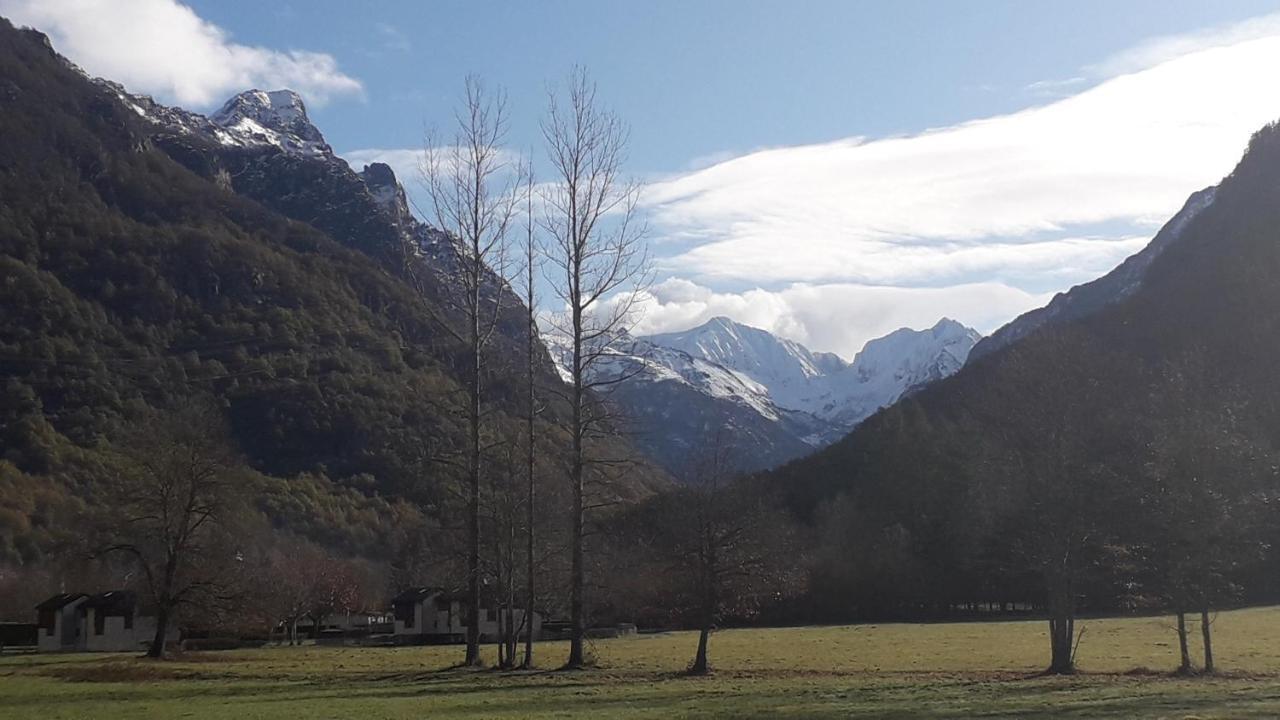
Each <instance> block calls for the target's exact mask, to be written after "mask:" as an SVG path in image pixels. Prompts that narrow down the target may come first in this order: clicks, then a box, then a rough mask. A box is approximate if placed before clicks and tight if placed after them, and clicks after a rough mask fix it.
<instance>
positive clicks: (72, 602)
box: [36, 593, 89, 652]
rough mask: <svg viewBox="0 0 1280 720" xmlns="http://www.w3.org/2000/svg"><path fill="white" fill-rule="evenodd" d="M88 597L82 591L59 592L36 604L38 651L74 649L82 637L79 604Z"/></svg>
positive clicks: (82, 627)
mask: <svg viewBox="0 0 1280 720" xmlns="http://www.w3.org/2000/svg"><path fill="white" fill-rule="evenodd" d="M88 599H89V596H88V595H85V594H84V593H59V594H57V595H54V596H53V597H51V598H49V599H48V600H45V601H44V602H42V603H40V604H39V605H37V606H36V624H37V625H38V626H39V628H40V629H39V637H38V638H37V640H36V647H37V648H38V649H39V650H40V652H57V651H59V650H75V649H77V648H78V647H80V645H81V642H82V641H83V639H84V626H83V625H81V624H80V606H81V605H83V604H84V602H85V601H86V600H88Z"/></svg>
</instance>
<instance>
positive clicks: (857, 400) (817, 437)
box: [550, 317, 981, 476]
mask: <svg viewBox="0 0 1280 720" xmlns="http://www.w3.org/2000/svg"><path fill="white" fill-rule="evenodd" d="M980 337H981V336H980V335H979V334H978V333H977V331H975V330H973V329H971V328H967V327H965V326H964V325H961V324H960V323H958V322H956V321H954V320H950V319H945V318H944V319H943V320H941V321H939V322H938V323H937V324H936V325H934V326H933V327H932V328H929V329H927V330H921V331H916V330H910V329H907V328H902V329H899V330H896V331H894V332H893V333H890V334H889V335H886V336H884V337H882V338H877V339H875V340H872V341H870V342H868V343H867V344H866V346H865V347H864V348H863V349H862V351H861V352H859V353H858V354H857V356H855V357H854V359H853V361H852V362H846V361H845V360H843V359H842V358H840V357H839V356H838V355H835V354H832V353H822V352H812V351H810V350H809V349H807V348H806V347H804V346H803V345H801V344H800V343H797V342H795V341H793V340H788V339H785V338H780V337H777V336H775V335H773V334H771V333H769V332H767V331H765V330H761V329H759V328H754V327H750V326H747V325H743V324H741V323H737V322H734V321H733V320H730V319H729V318H725V317H715V318H712V319H711V320H708V321H707V322H706V323H704V324H702V325H700V326H698V327H695V328H692V329H689V330H685V331H682V332H674V333H664V334H659V335H649V336H644V337H631V336H629V335H622V336H616V337H613V338H611V341H610V343H609V344H608V347H607V348H606V349H605V353H606V354H605V356H604V357H603V358H601V360H600V361H598V362H597V363H596V364H595V365H594V366H593V369H592V371H593V376H594V379H596V380H614V381H617V382H616V383H614V384H611V386H610V387H609V389H608V390H607V391H606V393H607V394H606V397H607V398H608V399H609V400H610V401H612V402H613V403H614V404H616V405H617V406H618V407H619V409H620V411H621V413H620V414H621V415H622V416H624V417H625V418H627V422H628V427H629V428H630V430H631V433H632V438H633V440H634V442H635V443H636V444H637V445H638V446H639V447H640V448H642V449H643V450H644V451H646V452H647V453H648V454H649V455H650V456H651V457H652V458H654V459H655V460H656V461H657V462H659V463H660V464H662V465H663V466H664V467H666V468H667V469H668V470H669V471H671V472H672V473H673V474H675V475H677V476H679V475H680V474H681V473H682V472H683V471H684V470H685V469H686V468H688V467H690V466H691V463H690V459H691V455H692V454H694V453H696V452H698V451H699V449H700V448H704V447H705V446H706V445H707V444H708V443H709V442H711V440H712V438H713V437H714V436H715V435H716V434H717V433H724V434H725V435H724V436H725V437H727V438H728V439H729V441H731V442H732V443H733V445H734V447H735V453H734V455H735V458H736V461H737V466H738V469H739V470H742V471H755V470H761V469H766V468H770V467H774V466H777V465H780V464H782V463H784V462H786V461H788V460H792V459H794V458H797V457H801V456H803V455H805V454H807V453H810V452H813V451H814V450H815V449H817V448H820V447H824V446H825V445H827V444H830V443H831V442H834V441H835V440H838V439H839V438H840V437H843V436H844V435H845V434H846V433H848V432H849V431H850V430H852V429H853V428H854V427H856V426H857V425H858V423H860V422H862V421H863V420H865V419H866V418H867V417H868V416H870V415H871V414H873V413H875V412H876V411H878V410H880V409H881V408H883V407H886V406H888V405H891V404H892V403H893V402H895V401H896V400H898V398H900V397H902V396H903V395H905V394H908V393H911V392H915V391H917V390H919V389H920V388H922V387H924V386H925V385H927V384H928V383H930V382H933V381H935V380H938V379H940V378H944V377H947V376H949V375H951V374H952V373H954V372H956V371H957V370H958V369H959V368H960V367H961V366H963V365H964V363H965V360H966V358H967V357H968V354H969V351H970V350H971V349H972V348H973V347H974V344H975V343H977V342H978V340H979V338H980ZM550 342H551V345H552V351H553V355H555V357H556V359H557V361H558V362H559V364H560V366H561V367H562V368H563V366H565V365H566V364H567V360H568V358H569V357H570V356H569V355H568V348H567V347H566V346H565V345H564V344H563V343H556V342H555V341H554V340H552V341H550ZM562 372H564V371H563V369H562Z"/></svg>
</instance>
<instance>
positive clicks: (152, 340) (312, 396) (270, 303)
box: [0, 20, 658, 562]
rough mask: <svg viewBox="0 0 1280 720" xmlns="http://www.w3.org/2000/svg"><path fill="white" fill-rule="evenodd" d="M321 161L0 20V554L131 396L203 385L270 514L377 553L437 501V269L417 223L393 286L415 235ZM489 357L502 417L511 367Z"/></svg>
mask: <svg viewBox="0 0 1280 720" xmlns="http://www.w3.org/2000/svg"><path fill="white" fill-rule="evenodd" d="M320 142H321V143H322V139H321V140H320ZM325 147H326V148H327V146H325ZM321 155H323V153H321ZM175 157H177V158H179V159H181V160H182V162H177V161H175V159H174V158H175ZM321 160H323V162H319V163H317V162H315V161H314V158H309V157H306V156H303V155H299V154H295V153H290V152H288V151H287V148H286V149H281V148H245V147H232V146H226V147H222V148H218V147H214V146H212V145H210V144H209V143H208V142H207V138H202V137H201V136H199V135H198V134H187V135H183V136H182V137H179V135H178V134H176V133H174V132H173V131H172V126H166V125H165V124H163V123H157V122H155V119H154V117H150V116H148V113H146V112H140V110H139V108H137V107H131V106H130V104H129V103H128V102H127V97H124V98H122V97H121V93H120V89H119V88H117V87H115V86H112V85H110V84H105V83H95V82H93V81H90V80H89V79H88V78H86V77H84V76H83V74H81V73H79V72H78V71H76V70H75V69H74V68H73V67H71V66H70V65H69V64H68V63H66V61H65V60H63V59H62V58H61V57H59V56H57V55H56V53H54V52H53V50H52V49H51V48H50V47H49V45H48V41H47V39H46V38H44V36H42V35H40V34H39V33H36V32H33V31H26V30H16V29H14V28H13V27H11V26H10V25H9V24H8V23H7V22H4V21H2V20H0V198H3V202H2V203H0V308H2V310H0V313H2V318H0V320H2V321H0V560H3V561H9V562H14V561H19V562H33V561H36V560H38V559H39V558H40V557H41V556H42V554H44V553H46V552H48V551H49V548H51V547H53V545H54V544H55V541H56V540H57V538H58V536H59V535H60V534H61V533H63V532H65V531H66V530H67V527H66V523H67V522H69V520H68V518H70V517H71V516H72V514H73V512H74V511H75V510H77V509H78V508H80V507H82V506H83V505H85V504H89V505H92V503H94V502H95V494H94V486H95V483H96V482H97V481H98V480H99V479H100V476H101V467H100V464H99V459H98V457H97V454H96V453H97V452H98V450H99V449H101V448H103V447H105V445H106V444H107V443H108V442H109V441H110V439H111V438H112V437H113V435H114V434H115V433H116V431H117V430H119V429H120V428H121V427H122V426H124V425H125V424H127V423H128V422H129V419H130V418H131V417H132V416H134V415H135V414H136V412H137V411H139V410H142V409H145V408H162V407H168V406H175V405H182V404H183V403H185V402H189V401H191V400H194V399H198V398H205V397H211V398H215V399H216V401H217V402H218V403H220V404H221V405H222V406H223V407H224V408H225V414H226V415H227V416H228V418H229V419H230V424H231V429H232V433H233V436H234V438H233V439H234V441H235V443H236V445H237V446H238V449H239V450H240V452H241V453H242V454H243V456H244V457H245V459H246V461H247V463H248V465H249V466H250V467H251V468H252V469H253V471H255V472H256V473H258V474H260V477H261V483H262V488H263V489H262V492H261V497H259V498H257V504H258V506H259V507H260V508H261V510H262V511H263V512H265V513H266V515H267V516H268V517H270V518H271V519H272V520H273V522H275V523H276V524H277V525H278V526H281V527H286V528H290V529H293V530H296V531H298V532H300V533H302V534H305V535H308V536H310V537H312V538H314V539H317V540H320V541H322V542H324V543H326V544H328V545H330V546H332V547H336V548H342V549H345V550H348V551H357V552H362V553H367V554H373V555H380V556H382V557H386V556H387V553H388V552H390V551H389V550H388V548H389V547H390V546H391V545H392V544H394V542H396V541H397V538H398V537H400V535H402V534H403V531H404V528H405V526H406V523H412V522H422V521H423V516H424V514H425V516H427V517H429V516H431V515H432V514H433V513H436V514H438V513H441V512H443V510H442V509H441V508H442V507H443V506H444V505H445V504H446V503H447V502H448V497H447V496H448V492H447V487H448V485H447V483H449V482H451V478H452V475H451V473H452V472H454V471H453V470H452V469H451V468H450V466H449V465H448V464H444V463H440V462H438V460H439V458H440V457H441V456H442V455H447V454H448V452H449V451H450V450H451V448H454V447H457V446H458V444H459V442H460V438H461V432H462V421H461V420H460V418H459V415H458V413H459V412H460V404H461V402H462V398H463V397H464V395H465V393H463V392H462V391H461V386H460V377H461V376H460V374H459V371H458V370H457V366H460V365H462V364H463V363H462V361H461V359H460V357H459V348H458V346H457V345H456V344H455V343H454V342H453V341H452V339H451V338H450V337H449V335H448V333H446V332H443V331H442V329H441V327H440V324H439V323H438V322H436V321H435V320H433V316H447V314H448V311H447V308H446V307H444V306H442V305H441V304H440V303H439V298H440V297H441V296H443V294H446V293H448V292H449V291H450V289H449V287H448V268H447V267H445V266H444V265H443V264H442V261H441V260H440V259H439V258H436V257H433V256H432V255H431V253H430V252H428V251H426V250H427V249H429V245H430V243H426V242H424V243H422V244H420V245H419V246H418V249H417V250H416V251H413V253H414V254H416V255H417V256H418V262H421V263H423V266H424V267H427V268H430V269H431V270H432V272H433V273H434V275H433V277H432V278H431V282H433V283H435V285H434V286H430V287H427V288H426V291H425V292H418V290H420V289H421V288H415V287H414V286H412V285H411V284H410V283H408V282H406V281H405V279H404V278H403V277H402V276H401V275H400V274H398V273H397V265H396V263H397V262H402V261H398V260H396V256H397V251H396V249H395V247H394V243H396V242H397V241H399V240H400V239H403V238H404V237H406V236H414V235H415V234H416V235H425V234H428V230H427V229H425V228H424V227H423V226H420V225H417V224H416V221H414V223H415V224H414V225H413V226H412V227H406V226H405V223H406V220H405V218H403V217H397V216H395V214H394V213H393V212H388V210H387V208H386V207H385V200H386V198H385V197H383V198H382V201H381V202H380V201H379V198H378V197H375V196H374V193H372V192H371V189H370V188H371V187H372V186H371V185H369V184H366V183H365V182H363V180H364V177H361V176H359V175H357V174H356V173H354V172H351V171H350V170H349V169H347V170H345V172H342V171H341V170H342V168H345V164H343V165H342V168H339V167H338V165H337V164H335V163H341V162H342V161H341V160H337V159H334V158H331V157H330V158H328V159H325V158H323V157H322V158H321ZM328 160H333V161H334V162H333V163H330V162H328ZM372 170H373V172H374V175H378V172H377V170H378V168H374V169H372ZM367 172H368V171H366V176H367ZM379 179H380V183H381V184H380V185H379V187H382V188H383V189H384V190H385V186H386V183H387V180H386V178H385V177H381V176H379ZM391 183H392V184H394V178H392V180H391ZM396 189H397V190H398V188H396ZM392 194H394V193H392ZM384 195H385V193H384ZM393 199H394V198H393ZM291 217H292V218H294V219H290V218H291ZM300 220H307V221H308V222H301V221H300ZM437 235H438V234H437ZM389 243H390V244H391V246H390V247H389V246H388V244H389ZM400 255H403V253H400ZM513 310H515V311H517V315H518V310H519V308H515V307H514V306H513ZM506 334H507V338H505V339H504V341H503V342H504V343H505V346H504V347H505V349H506V350H509V351H511V352H510V354H511V355H512V356H514V357H517V358H518V357H522V356H523V352H522V351H519V352H517V346H518V345H519V344H521V343H522V341H521V340H520V339H519V338H520V335H519V333H518V332H516V330H515V329H514V328H508V332H507V333H506ZM492 372H493V377H492V378H490V380H491V385H492V387H494V388H495V393H494V395H493V396H492V397H494V403H493V404H494V407H493V415H492V416H493V418H494V422H495V423H496V424H501V423H504V422H515V421H516V419H517V418H518V417H519V413H520V411H519V407H520V406H518V405H517V404H516V396H515V395H514V384H515V383H516V382H517V378H518V377H519V375H518V372H519V368H518V367H517V363H516V362H515V361H513V362H512V363H510V364H497V365H495V366H494V368H493V370H492ZM539 375H540V377H541V378H542V381H544V382H548V383H554V382H558V380H557V379H556V377H555V375H554V373H553V371H552V370H551V366H550V364H549V362H548V363H547V364H546V365H545V366H544V367H541V368H540V369H539ZM556 413H557V409H556V407H554V406H553V407H551V408H549V409H548V411H547V414H546V416H545V418H544V427H543V429H542V432H543V434H544V435H545V436H546V437H547V438H548V440H549V442H552V443H555V442H558V439H557V438H559V437H560V435H559V433H558V431H557V430H555V428H554V421H555V419H556ZM657 476H658V474H656V473H652V472H651V471H648V470H646V469H644V468H641V469H639V470H638V471H637V473H636V477H635V478H634V480H633V481H632V482H631V483H630V484H629V485H627V486H626V487H623V488H621V489H620V490H619V491H620V492H622V493H623V494H626V493H628V492H637V493H642V492H644V490H643V488H644V487H645V484H646V483H648V482H650V481H652V480H653V479H654V478H655V477H657Z"/></svg>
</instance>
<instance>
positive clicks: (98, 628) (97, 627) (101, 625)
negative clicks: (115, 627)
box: [93, 610, 107, 635]
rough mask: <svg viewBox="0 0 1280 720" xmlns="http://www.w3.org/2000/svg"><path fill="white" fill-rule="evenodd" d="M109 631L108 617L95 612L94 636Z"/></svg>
mask: <svg viewBox="0 0 1280 720" xmlns="http://www.w3.org/2000/svg"><path fill="white" fill-rule="evenodd" d="M106 631H107V616H106V615H105V614H104V613H102V612H100V611H97V610H94V611H93V634H94V635H102V634H104V633H106Z"/></svg>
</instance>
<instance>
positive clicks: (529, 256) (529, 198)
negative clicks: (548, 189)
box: [522, 171, 541, 668]
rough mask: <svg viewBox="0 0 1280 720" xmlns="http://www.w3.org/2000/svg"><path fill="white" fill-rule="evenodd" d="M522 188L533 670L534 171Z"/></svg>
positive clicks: (528, 615) (528, 639)
mask: <svg viewBox="0 0 1280 720" xmlns="http://www.w3.org/2000/svg"><path fill="white" fill-rule="evenodd" d="M526 182H527V183H528V184H527V186H526V188H525V197H524V201H525V225H524V230H525V242H524V271H525V272H524V304H525V310H526V311H527V312H528V318H527V323H526V325H525V331H526V336H525V442H526V443H527V447H526V448H525V450H526V455H525V604H524V607H525V610H524V617H525V622H526V623H528V624H529V627H528V629H527V634H526V635H525V640H524V661H523V663H522V665H523V667H525V668H531V667H533V625H532V623H533V606H534V603H535V602H536V601H537V595H536V594H535V590H536V588H535V586H534V574H535V568H534V562H535V561H534V545H535V542H536V540H537V537H536V535H537V531H536V530H535V524H534V519H535V509H534V507H535V500H536V496H537V486H536V482H535V474H534V470H535V468H536V460H535V452H536V439H537V438H536V432H535V430H534V423H535V421H536V420H537V417H538V395H537V391H536V385H535V382H534V379H535V377H536V375H537V374H536V372H535V369H536V367H537V362H538V348H539V347H540V346H541V343H540V342H539V339H538V291H537V285H536V283H535V281H534V278H535V276H536V274H537V273H536V270H537V266H538V248H537V242H536V231H535V229H534V219H533V194H534V193H533V187H534V181H533V172H532V171H530V172H529V174H528V177H527V178H526Z"/></svg>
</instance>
